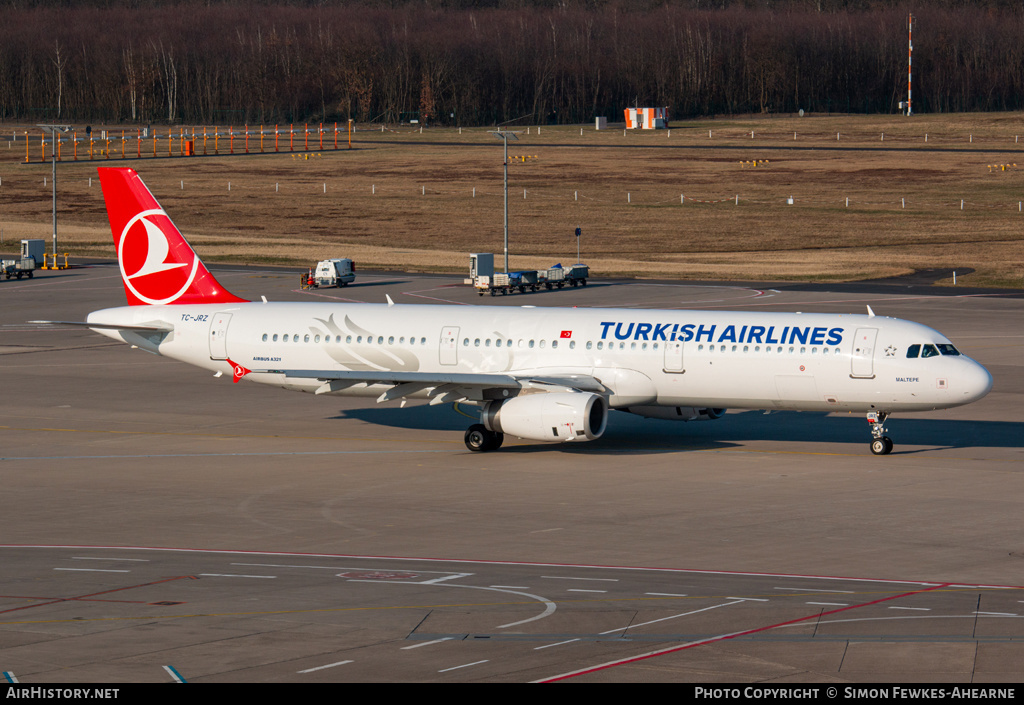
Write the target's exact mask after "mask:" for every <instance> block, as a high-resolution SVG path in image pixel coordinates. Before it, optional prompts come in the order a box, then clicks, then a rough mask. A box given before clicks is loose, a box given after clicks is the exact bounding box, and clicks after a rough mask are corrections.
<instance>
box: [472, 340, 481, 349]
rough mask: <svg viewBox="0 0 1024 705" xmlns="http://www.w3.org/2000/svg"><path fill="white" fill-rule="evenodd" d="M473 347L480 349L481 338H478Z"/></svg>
mask: <svg viewBox="0 0 1024 705" xmlns="http://www.w3.org/2000/svg"><path fill="white" fill-rule="evenodd" d="M473 347H475V348H479V347H480V338H477V339H476V340H474V341H473Z"/></svg>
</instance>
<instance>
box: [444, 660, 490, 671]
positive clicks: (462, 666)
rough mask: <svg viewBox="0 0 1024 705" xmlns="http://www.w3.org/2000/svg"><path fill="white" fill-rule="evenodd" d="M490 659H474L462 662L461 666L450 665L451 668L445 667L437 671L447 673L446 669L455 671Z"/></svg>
mask: <svg viewBox="0 0 1024 705" xmlns="http://www.w3.org/2000/svg"><path fill="white" fill-rule="evenodd" d="M489 660H490V659H484V660H483V661H474V662H473V663H464V664H462V665H461V666H452V667H451V668H445V669H442V670H440V671H438V673H447V672H448V671H457V670H459V669H460V668H469V667H470V666H479V665H480V664H481V663H487V662H488V661H489Z"/></svg>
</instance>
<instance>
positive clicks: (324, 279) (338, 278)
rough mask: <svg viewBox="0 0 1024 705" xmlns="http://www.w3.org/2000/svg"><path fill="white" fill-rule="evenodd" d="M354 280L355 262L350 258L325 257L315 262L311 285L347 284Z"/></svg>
mask: <svg viewBox="0 0 1024 705" xmlns="http://www.w3.org/2000/svg"><path fill="white" fill-rule="evenodd" d="M355 280H356V263H355V262H353V261H352V260H350V259H347V258H346V259H325V260H322V261H320V262H317V265H316V270H315V271H314V273H313V285H314V286H317V287H320V286H347V285H349V284H351V283H352V282H354V281H355Z"/></svg>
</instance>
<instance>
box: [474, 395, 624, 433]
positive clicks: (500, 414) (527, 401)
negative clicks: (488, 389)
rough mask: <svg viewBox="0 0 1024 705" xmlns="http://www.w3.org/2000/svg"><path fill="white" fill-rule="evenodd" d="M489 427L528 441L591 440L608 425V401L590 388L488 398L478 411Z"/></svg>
mask: <svg viewBox="0 0 1024 705" xmlns="http://www.w3.org/2000/svg"><path fill="white" fill-rule="evenodd" d="M481 419H482V420H483V423H484V426H486V427H487V429H488V430H490V431H498V432H500V433H508V434H510V435H513V436H516V437H517V438H525V439H528V440H531V441H556V442H562V443H564V442H566V441H592V440H594V439H595V438H600V437H601V434H602V433H604V429H605V426H607V425H608V402H607V401H605V398H604V397H602V396H601V395H599V394H592V393H590V392H542V393H539V394H525V395H523V396H518V397H513V398H512V399H504V400H502V401H492V402H489V403H488V404H487V406H485V407H484V409H483V413H482V414H481Z"/></svg>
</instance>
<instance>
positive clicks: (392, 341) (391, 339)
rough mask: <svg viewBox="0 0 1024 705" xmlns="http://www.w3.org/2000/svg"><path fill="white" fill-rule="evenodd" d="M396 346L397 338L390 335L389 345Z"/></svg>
mask: <svg viewBox="0 0 1024 705" xmlns="http://www.w3.org/2000/svg"><path fill="white" fill-rule="evenodd" d="M394 344H395V336H393V335H389V336H388V345H394Z"/></svg>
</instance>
